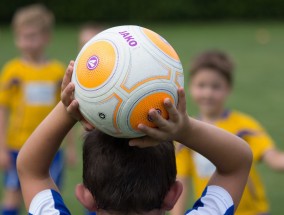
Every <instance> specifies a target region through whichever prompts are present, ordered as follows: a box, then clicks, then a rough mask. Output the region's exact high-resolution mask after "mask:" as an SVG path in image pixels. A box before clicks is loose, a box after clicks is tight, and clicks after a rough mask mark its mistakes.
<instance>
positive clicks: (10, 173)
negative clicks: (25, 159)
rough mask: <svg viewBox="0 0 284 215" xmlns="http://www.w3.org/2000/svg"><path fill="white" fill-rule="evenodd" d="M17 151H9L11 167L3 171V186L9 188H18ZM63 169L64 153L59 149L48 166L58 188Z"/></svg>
mask: <svg viewBox="0 0 284 215" xmlns="http://www.w3.org/2000/svg"><path fill="white" fill-rule="evenodd" d="M18 154H19V152H18V151H10V156H11V167H10V168H9V169H8V170H6V171H5V172H4V187H5V188H6V189H11V190H19V189H20V181H19V178H18V173H17V167H16V161H17V157H18ZM63 169H64V155H63V151H62V150H59V151H58V152H57V153H56V155H55V157H54V159H53V162H52V165H51V167H50V175H51V177H52V178H53V180H54V182H55V183H56V185H57V186H58V188H59V189H61V187H62V175H63Z"/></svg>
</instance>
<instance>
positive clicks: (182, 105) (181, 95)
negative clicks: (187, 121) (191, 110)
mask: <svg viewBox="0 0 284 215" xmlns="http://www.w3.org/2000/svg"><path fill="white" fill-rule="evenodd" d="M177 109H178V111H179V112H180V113H183V114H185V113H186V98H185V92H184V89H183V88H182V87H180V88H179V89H178V105H177Z"/></svg>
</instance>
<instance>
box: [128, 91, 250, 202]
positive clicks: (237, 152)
mask: <svg viewBox="0 0 284 215" xmlns="http://www.w3.org/2000/svg"><path fill="white" fill-rule="evenodd" d="M165 107H166V109H167V110H168V112H169V120H165V119H163V118H162V117H161V116H160V115H159V114H158V113H157V111H156V110H154V109H152V110H150V112H149V114H150V116H151V117H152V119H153V120H154V123H155V124H156V125H157V127H158V128H150V127H147V126H144V125H142V124H140V125H139V129H140V130H141V131H142V132H144V133H145V134H147V135H148V136H150V137H152V138H155V139H158V140H176V141H178V142H180V143H182V144H184V145H185V146H187V147H189V148H191V149H193V150H195V151H197V152H198V153H200V154H202V155H203V156H205V157H207V158H208V159H209V160H210V161H211V162H212V163H213V164H214V165H215V166H216V168H217V170H216V172H215V173H214V175H213V176H212V177H211V179H210V181H209V185H218V186H221V187H223V188H224V189H226V190H227V191H228V192H229V193H230V195H231V197H232V198H233V201H234V204H235V206H236V207H237V205H238V204H239V201H240V199H241V196H242V193H243V190H244V187H245V185H246V182H247V177H248V174H249V170H250V166H251V163H252V153H251V150H250V148H249V146H248V144H247V143H246V142H244V141H243V140H242V139H241V138H238V137H236V136H234V135H232V134H230V133H228V132H226V131H224V130H221V129H219V128H217V127H214V126H211V125H209V124H206V123H203V122H200V121H197V120H195V119H193V118H189V117H188V115H187V113H186V101H185V93H184V90H183V89H179V103H178V107H177V109H176V108H175V107H174V105H173V104H172V103H171V102H170V100H169V99H166V100H165ZM146 138H147V137H146ZM143 143H144V141H143V139H142V140H141V139H136V140H132V142H131V143H130V144H131V145H139V146H141V145H142V146H143Z"/></svg>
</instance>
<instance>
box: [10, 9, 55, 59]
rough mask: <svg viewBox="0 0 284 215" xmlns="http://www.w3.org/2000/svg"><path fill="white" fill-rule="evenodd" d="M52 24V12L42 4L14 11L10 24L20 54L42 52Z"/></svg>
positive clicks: (37, 53)
mask: <svg viewBox="0 0 284 215" xmlns="http://www.w3.org/2000/svg"><path fill="white" fill-rule="evenodd" d="M53 24H54V16H53V14H52V13H51V12H50V11H49V10H48V9H47V8H46V7H44V6H43V5H40V4H35V5H30V6H27V7H23V8H20V9H19V10H18V11H16V13H15V15H14V17H13V20H12V26H13V30H14V33H15V43H16V46H17V47H18V48H19V49H20V51H21V52H22V54H24V55H25V54H28V55H40V54H42V52H43V51H44V48H45V46H46V45H47V44H48V42H49V39H50V34H51V31H52V28H53Z"/></svg>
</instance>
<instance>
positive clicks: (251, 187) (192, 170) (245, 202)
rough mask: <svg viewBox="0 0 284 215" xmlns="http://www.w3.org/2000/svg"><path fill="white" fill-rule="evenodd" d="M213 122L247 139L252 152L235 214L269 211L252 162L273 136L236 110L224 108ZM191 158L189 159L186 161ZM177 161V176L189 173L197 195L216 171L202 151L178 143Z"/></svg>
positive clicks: (246, 214)
mask: <svg viewBox="0 0 284 215" xmlns="http://www.w3.org/2000/svg"><path fill="white" fill-rule="evenodd" d="M215 125H216V126H217V127H219V128H222V129H224V130H227V131H229V132H231V133H233V134H235V135H237V136H239V137H241V138H243V139H244V140H245V141H247V142H248V144H249V145H250V147H251V149H252V152H253V156H254V164H253V166H252V169H251V172H250V175H249V179H248V183H247V186H246V188H245V191H244V194H243V197H242V200H241V202H240V205H239V207H238V210H237V212H236V213H235V214H237V215H258V214H260V213H266V212H268V211H269V205H268V201H267V199H266V196H265V190H264V187H263V184H262V182H261V180H260V178H259V175H258V173H257V171H256V167H255V164H256V162H257V161H259V160H261V158H262V156H263V155H264V153H265V152H266V151H267V150H269V149H271V148H273V147H274V143H273V141H272V139H271V138H270V137H269V135H268V134H267V133H266V132H265V130H264V129H263V128H262V127H261V125H260V124H259V123H258V122H256V121H255V120H254V119H253V118H251V117H249V116H247V115H245V114H243V113H240V112H237V111H227V112H226V113H224V115H223V116H222V118H221V119H219V120H218V121H216V122H215ZM190 160H192V162H188V161H190ZM176 161H177V171H178V176H180V177H192V179H193V186H194V191H195V195H196V198H198V197H199V196H201V194H202V192H203V190H204V188H205V187H206V184H207V183H208V180H209V178H210V176H211V175H212V173H213V172H214V171H215V166H214V165H213V164H212V163H211V162H210V161H208V160H207V159H206V158H205V157H203V156H202V155H200V154H198V153H196V152H193V151H190V150H188V149H187V148H185V147H182V148H181V147H179V146H178V147H177V155H176ZM191 163H193V166H194V167H192V165H191ZM188 164H189V165H188Z"/></svg>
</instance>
